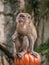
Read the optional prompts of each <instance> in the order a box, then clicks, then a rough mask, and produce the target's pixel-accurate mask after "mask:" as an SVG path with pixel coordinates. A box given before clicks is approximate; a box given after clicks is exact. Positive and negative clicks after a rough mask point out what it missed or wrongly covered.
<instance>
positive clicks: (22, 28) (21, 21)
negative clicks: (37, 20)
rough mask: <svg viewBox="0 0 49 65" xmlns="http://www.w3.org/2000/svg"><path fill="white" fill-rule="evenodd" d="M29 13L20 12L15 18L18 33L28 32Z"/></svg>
mask: <svg viewBox="0 0 49 65" xmlns="http://www.w3.org/2000/svg"><path fill="white" fill-rule="evenodd" d="M29 17H30V16H29V15H28V14H26V13H21V14H18V16H17V18H16V22H17V32H18V33H20V34H24V35H26V34H28V32H29V24H30V19H29Z"/></svg>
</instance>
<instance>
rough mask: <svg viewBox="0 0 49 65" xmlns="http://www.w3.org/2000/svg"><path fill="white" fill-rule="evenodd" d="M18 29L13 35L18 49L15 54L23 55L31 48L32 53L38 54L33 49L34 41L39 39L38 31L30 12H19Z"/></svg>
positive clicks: (17, 18)
mask: <svg viewBox="0 0 49 65" xmlns="http://www.w3.org/2000/svg"><path fill="white" fill-rule="evenodd" d="M16 23H17V25H16V30H15V33H14V34H13V36H12V40H13V41H14V43H15V47H14V48H16V50H15V51H14V56H18V57H20V58H21V57H22V56H23V55H24V54H25V53H26V52H27V50H28V48H30V53H31V54H33V55H35V56H36V52H34V51H33V47H34V42H35V41H36V39H37V32H36V28H35V26H34V24H33V23H32V19H31V15H30V14H28V13H19V14H18V15H17V17H16Z"/></svg>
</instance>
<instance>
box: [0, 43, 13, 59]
mask: <svg viewBox="0 0 49 65" xmlns="http://www.w3.org/2000/svg"><path fill="white" fill-rule="evenodd" d="M0 50H2V51H3V52H4V53H5V54H6V55H7V56H8V57H9V58H11V59H12V60H14V56H13V55H12V53H11V52H10V51H9V50H8V49H7V48H6V47H5V45H3V44H0Z"/></svg>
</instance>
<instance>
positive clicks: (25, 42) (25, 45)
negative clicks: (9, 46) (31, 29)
mask: <svg viewBox="0 0 49 65" xmlns="http://www.w3.org/2000/svg"><path fill="white" fill-rule="evenodd" d="M28 48H29V40H28V37H27V36H24V38H23V43H22V51H21V52H19V53H18V56H19V58H21V57H22V56H23V55H24V54H25V53H26V52H27V50H28Z"/></svg>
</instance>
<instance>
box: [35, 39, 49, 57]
mask: <svg viewBox="0 0 49 65" xmlns="http://www.w3.org/2000/svg"><path fill="white" fill-rule="evenodd" d="M35 51H36V52H39V53H41V54H43V55H44V54H45V55H46V56H47V57H49V40H48V41H47V42H46V43H43V44H41V45H40V46H39V47H38V48H35Z"/></svg>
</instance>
